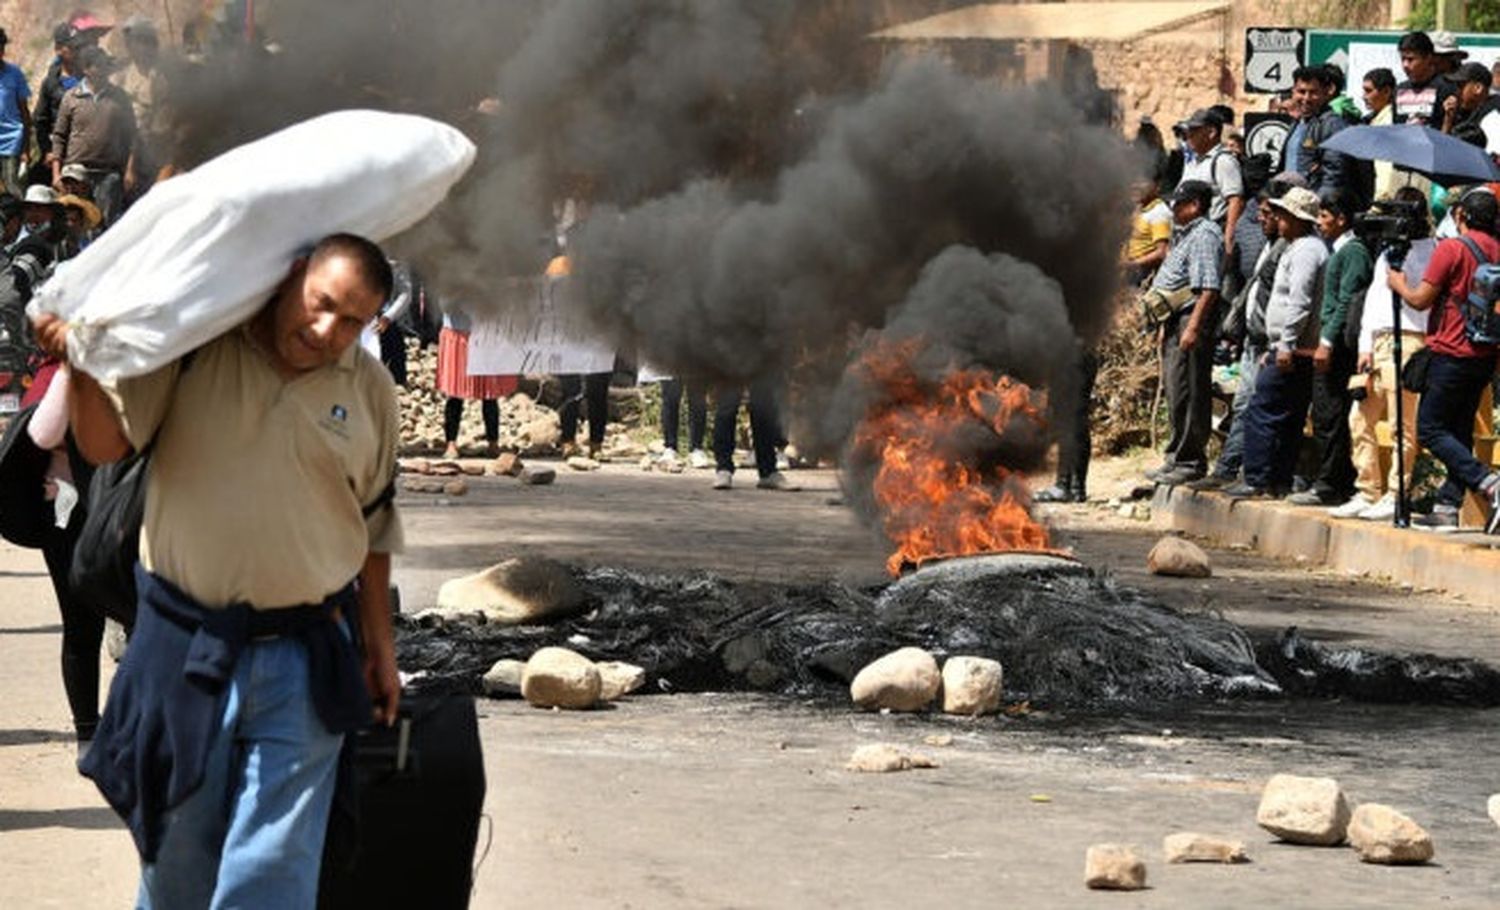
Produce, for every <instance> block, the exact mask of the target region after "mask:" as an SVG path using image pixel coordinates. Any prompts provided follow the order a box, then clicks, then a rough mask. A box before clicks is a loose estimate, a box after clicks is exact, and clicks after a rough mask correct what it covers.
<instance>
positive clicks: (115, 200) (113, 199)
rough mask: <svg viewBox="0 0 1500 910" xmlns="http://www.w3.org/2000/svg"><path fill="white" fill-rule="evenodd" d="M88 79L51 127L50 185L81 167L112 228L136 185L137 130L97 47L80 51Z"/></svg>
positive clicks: (70, 93)
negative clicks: (69, 170) (66, 171)
mask: <svg viewBox="0 0 1500 910" xmlns="http://www.w3.org/2000/svg"><path fill="white" fill-rule="evenodd" d="M78 63H79V66H80V67H81V68H82V72H83V75H84V79H83V81H82V82H80V83H79V84H78V85H76V86H74V87H73V88H72V89H71V90H69V91H68V93H67V94H66V95H64V96H63V100H62V106H61V107H59V108H58V111H57V124H56V126H54V127H53V128H52V154H51V155H50V156H49V158H48V162H49V163H50V164H51V166H52V184H53V186H54V187H55V188H61V187H62V169H63V168H64V167H65V166H67V165H70V164H77V165H81V166H82V167H83V168H84V170H85V171H86V173H87V174H88V181H89V186H90V187H91V188H92V190H93V199H94V202H95V203H96V204H97V205H98V206H99V211H100V212H101V213H102V214H103V215H104V223H105V225H110V224H113V223H114V221H115V219H116V218H118V217H119V216H120V212H121V210H122V209H123V207H124V198H125V193H126V192H127V191H128V190H130V188H131V186H132V185H133V182H134V176H133V175H134V167H135V143H136V125H135V111H134V108H133V107H132V105H131V103H130V98H129V96H127V95H126V94H125V93H124V92H123V91H121V89H120V88H119V86H117V85H114V84H113V83H111V82H110V80H109V76H110V73H111V72H113V71H114V60H113V58H111V57H110V56H109V55H108V54H106V53H105V52H104V51H103V50H102V49H100V48H98V47H87V48H84V49H83V50H81V51H79V52H78Z"/></svg>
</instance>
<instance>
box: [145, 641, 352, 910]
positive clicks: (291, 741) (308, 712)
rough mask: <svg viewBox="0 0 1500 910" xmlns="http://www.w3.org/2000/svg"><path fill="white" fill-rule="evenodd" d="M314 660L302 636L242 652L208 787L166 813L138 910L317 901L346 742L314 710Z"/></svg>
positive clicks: (309, 903)
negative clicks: (311, 669) (310, 669)
mask: <svg viewBox="0 0 1500 910" xmlns="http://www.w3.org/2000/svg"><path fill="white" fill-rule="evenodd" d="M307 661H308V658H307V649H306V647H305V646H304V645H303V644H302V643H301V642H299V641H297V640H295V639H273V640H270V641H261V642H254V643H252V644H251V645H249V647H247V648H246V649H245V651H244V653H243V654H241V655H240V660H239V664H238V665H237V666H236V667H235V672H234V679H233V680H232V681H231V682H230V684H229V691H228V695H227V697H226V699H225V705H224V717H223V725H222V727H221V728H220V731H219V734H218V737H217V739H216V741H215V742H214V745H213V751H212V752H211V753H210V755H209V758H208V766H207V768H206V770H205V772H204V779H203V785H202V786H201V787H200V788H199V789H198V790H197V791H196V792H195V793H194V794H193V795H192V796H190V797H188V799H187V801H186V802H184V803H183V804H182V805H180V806H178V807H177V808H176V809H174V810H172V811H171V812H170V813H168V814H167V821H166V835H165V837H164V839H163V841H162V846H161V851H160V852H159V854H158V855H157V858H156V862H155V863H153V864H150V865H146V866H143V867H142V869H141V886H140V890H139V892H138V895H137V897H136V905H137V907H138V908H141V910H151V908H160V910H178V908H199V907H203V908H207V907H213V908H220V907H277V908H288V910H293V908H309V910H310V908H312V907H313V906H314V905H315V904H316V902H317V894H318V872H319V868H320V863H321V859H322V855H323V837H324V834H325V833H326V831H327V828H328V812H329V807H330V805H331V802H332V799H333V789H334V779H335V776H336V772H337V770H338V756H339V749H340V747H341V746H342V744H343V739H344V738H343V736H342V735H340V734H334V733H330V732H328V729H327V728H326V727H324V726H323V722H322V721H321V720H320V719H319V718H318V715H317V712H316V711H315V710H314V709H313V702H312V695H311V692H310V691H309V685H308V665H307Z"/></svg>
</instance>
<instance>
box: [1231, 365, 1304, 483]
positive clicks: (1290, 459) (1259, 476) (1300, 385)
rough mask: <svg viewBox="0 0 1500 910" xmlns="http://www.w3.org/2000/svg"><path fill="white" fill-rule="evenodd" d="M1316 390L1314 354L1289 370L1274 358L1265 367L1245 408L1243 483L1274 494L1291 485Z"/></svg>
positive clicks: (1262, 367) (1261, 369)
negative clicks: (1282, 367)
mask: <svg viewBox="0 0 1500 910" xmlns="http://www.w3.org/2000/svg"><path fill="white" fill-rule="evenodd" d="M1312 388H1313V365H1312V360H1311V359H1310V358H1307V357H1298V358H1296V359H1294V360H1293V361H1292V369H1291V370H1290V371H1288V372H1285V373H1283V372H1282V371H1281V370H1280V369H1279V368H1278V367H1277V366H1276V364H1275V362H1274V361H1273V362H1271V363H1266V364H1262V365H1261V368H1260V372H1259V373H1258V374H1257V375H1256V377H1255V395H1254V396H1253V397H1252V398H1251V399H1250V405H1249V407H1247V408H1245V483H1247V484H1249V485H1250V486H1252V487H1256V488H1257V489H1261V490H1272V491H1276V492H1280V491H1282V490H1286V489H1289V488H1290V487H1291V485H1292V475H1293V474H1294V473H1296V470H1297V455H1298V453H1299V451H1300V450H1301V448H1302V425H1303V424H1304V423H1306V421H1307V408H1308V405H1310V404H1312Z"/></svg>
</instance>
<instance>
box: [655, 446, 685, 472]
mask: <svg viewBox="0 0 1500 910" xmlns="http://www.w3.org/2000/svg"><path fill="white" fill-rule="evenodd" d="M677 464H681V460H680V459H679V458H678V457H677V450H676V449H662V450H661V454H660V455H658V456H656V466H657V467H658V468H661V469H662V470H664V471H666V470H670V469H671V468H672V466H673V465H677Z"/></svg>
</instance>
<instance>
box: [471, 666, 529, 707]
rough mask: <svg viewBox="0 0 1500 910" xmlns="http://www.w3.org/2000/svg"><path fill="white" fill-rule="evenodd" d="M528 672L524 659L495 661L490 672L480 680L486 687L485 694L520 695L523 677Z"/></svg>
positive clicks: (492, 696)
mask: <svg viewBox="0 0 1500 910" xmlns="http://www.w3.org/2000/svg"><path fill="white" fill-rule="evenodd" d="M525 673H526V662H525V661H524V660H511V659H510V658H506V659H504V660H497V661H495V665H494V666H493V667H490V670H489V672H488V673H486V674H484V678H483V679H481V680H480V685H481V686H483V687H484V694H485V695H488V696H490V697H491V698H494V697H496V696H502V695H520V694H521V677H522V676H523V675H525Z"/></svg>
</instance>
